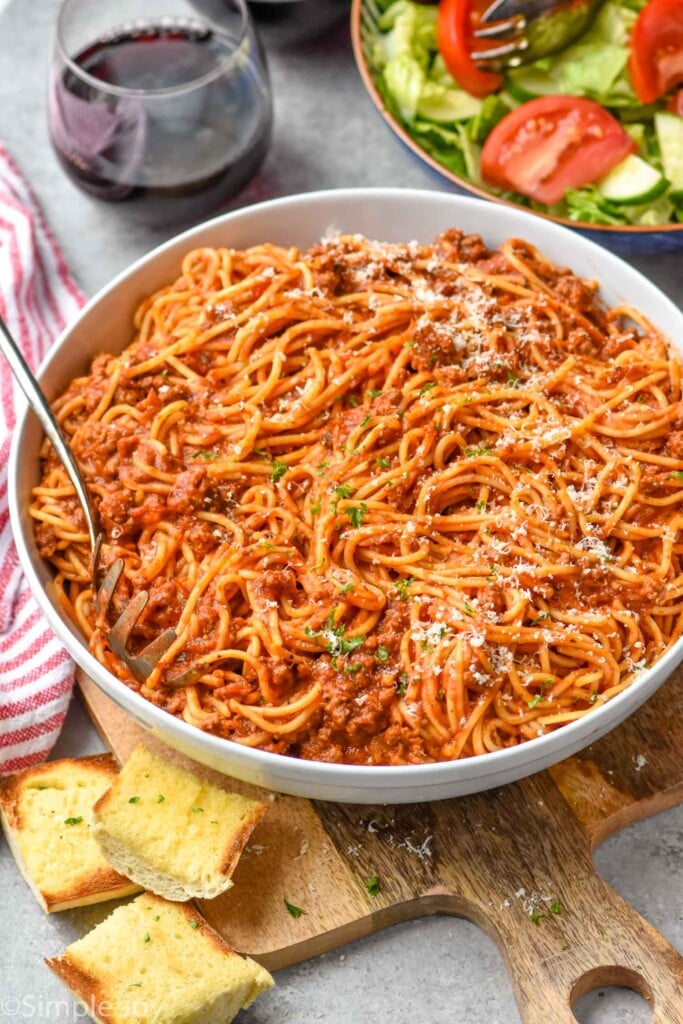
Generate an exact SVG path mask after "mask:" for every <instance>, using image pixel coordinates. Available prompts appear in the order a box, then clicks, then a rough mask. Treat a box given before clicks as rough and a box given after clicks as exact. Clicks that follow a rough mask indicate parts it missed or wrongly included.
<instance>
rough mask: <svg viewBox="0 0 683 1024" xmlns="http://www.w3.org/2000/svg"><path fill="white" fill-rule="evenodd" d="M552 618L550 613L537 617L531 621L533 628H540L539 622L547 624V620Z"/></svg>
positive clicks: (542, 613)
mask: <svg viewBox="0 0 683 1024" xmlns="http://www.w3.org/2000/svg"><path fill="white" fill-rule="evenodd" d="M551 618H552V615H551V614H550V612H541V614H540V615H537V616H536V618H535V619H532V620H531V625H532V626H538V624H539V622H545V620H546V619H551Z"/></svg>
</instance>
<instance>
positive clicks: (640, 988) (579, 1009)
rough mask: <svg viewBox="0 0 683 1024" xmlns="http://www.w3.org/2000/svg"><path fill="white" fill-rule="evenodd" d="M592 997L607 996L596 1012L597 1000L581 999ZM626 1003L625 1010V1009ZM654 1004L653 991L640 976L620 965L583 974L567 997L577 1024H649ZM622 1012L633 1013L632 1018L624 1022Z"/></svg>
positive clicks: (595, 969)
mask: <svg viewBox="0 0 683 1024" xmlns="http://www.w3.org/2000/svg"><path fill="white" fill-rule="evenodd" d="M619 989H621V990H623V989H630V992H628V993H624V992H623V991H622V992H619V991H618V990H619ZM597 990H600V991H599V992H598V991H597ZM591 993H593V994H594V995H595V994H597V995H598V996H599V997H602V996H604V995H606V996H607V999H606V1000H605V1002H604V1004H602V1003H601V1004H600V1007H599V1009H598V1004H597V1000H596V999H591V998H584V997H587V996H589V994H591ZM634 996H635V998H634ZM625 1001H626V1003H627V1004H628V1008H627V1007H626V1006H625V1005H624V1002H625ZM653 1001H654V996H653V992H652V988H651V986H650V984H649V982H648V981H647V979H646V978H645V977H644V976H643V974H642V972H641V971H639V970H637V969H634V968H631V967H624V966H620V965H605V966H603V967H595V968H594V969H593V970H591V971H586V973H585V974H582V975H581V977H580V978H579V979H578V980H577V981H576V982H575V983H574V987H573V988H572V991H571V994H570V997H569V1002H570V1005H571V1008H572V1012H573V1014H574V1019H575V1020H576V1021H577V1024H601V1022H603V1021H604V1022H605V1024H609V1022H610V1021H612V1020H614V1021H616V1020H628V1021H629V1022H630V1021H633V1024H648V1022H649V1021H650V1020H651V1019H652V1010H653ZM617 1004H618V1005H617ZM624 1010H627V1012H628V1011H629V1010H631V1011H633V1015H632V1016H631V1015H629V1016H628V1017H627V1018H624V1017H623V1016H622V1014H623V1012H624ZM615 1011H616V1013H615ZM607 1014H610V1016H609V1017H608V1016H607Z"/></svg>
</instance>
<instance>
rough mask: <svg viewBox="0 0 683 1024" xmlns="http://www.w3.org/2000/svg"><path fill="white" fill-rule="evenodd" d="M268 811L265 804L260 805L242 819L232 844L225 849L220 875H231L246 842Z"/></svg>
mask: <svg viewBox="0 0 683 1024" xmlns="http://www.w3.org/2000/svg"><path fill="white" fill-rule="evenodd" d="M267 810H268V806H267V804H260V805H259V806H258V807H255V808H254V809H253V810H252V812H251V813H250V814H249V815H248V816H247V817H246V818H245V819H244V822H243V824H242V827H241V828H240V829H239V831H237V832H235V834H234V835H233V838H232V842H231V843H230V845H229V846H227V847H226V850H225V855H224V856H223V859H222V860H221V862H220V866H219V870H220V871H221V873H222V874H225V875H231V874H232V873H233V871H234V870H235V868H236V867H237V864H238V861H239V859H240V856H241V854H242V850H243V849H244V847H245V846H246V845H247V840H248V838H249V836H250V835H251V833H252V832H253V831H254V829H255V828H256V826H257V825H258V823H259V821H260V820H261V818H262V817H263V815H264V814H265V813H266V811H267Z"/></svg>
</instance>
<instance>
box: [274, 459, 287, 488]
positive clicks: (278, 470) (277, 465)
mask: <svg viewBox="0 0 683 1024" xmlns="http://www.w3.org/2000/svg"><path fill="white" fill-rule="evenodd" d="M287 469H288V467H287V463H286V462H279V461H278V460H277V459H276V460H275V462H274V463H273V471H272V473H271V474H270V479H271V480H272V481H273V483H274V484H276V483H277V482H278V480H279V479H280V477H282V476H284V475H285V473H286V472H287Z"/></svg>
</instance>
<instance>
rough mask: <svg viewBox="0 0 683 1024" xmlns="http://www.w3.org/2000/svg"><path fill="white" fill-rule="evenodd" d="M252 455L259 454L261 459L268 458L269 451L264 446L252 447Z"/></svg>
mask: <svg viewBox="0 0 683 1024" xmlns="http://www.w3.org/2000/svg"><path fill="white" fill-rule="evenodd" d="M252 451H253V453H254V455H258V456H260V457H261V458H262V459H269V458H270V452H267V451H266V449H265V448H252Z"/></svg>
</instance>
